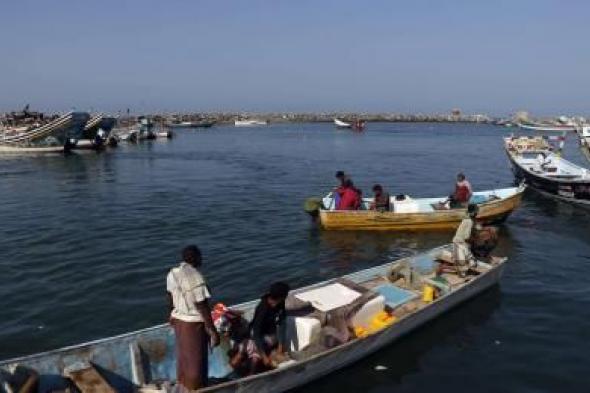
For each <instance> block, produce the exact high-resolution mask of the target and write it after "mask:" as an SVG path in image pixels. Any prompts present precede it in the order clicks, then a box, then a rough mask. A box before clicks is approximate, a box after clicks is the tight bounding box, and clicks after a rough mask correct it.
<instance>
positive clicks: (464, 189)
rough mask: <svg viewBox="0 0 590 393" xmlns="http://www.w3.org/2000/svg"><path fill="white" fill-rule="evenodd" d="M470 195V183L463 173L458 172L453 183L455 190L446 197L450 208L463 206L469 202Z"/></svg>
mask: <svg viewBox="0 0 590 393" xmlns="http://www.w3.org/2000/svg"><path fill="white" fill-rule="evenodd" d="M472 195H473V189H472V188H471V184H470V183H469V181H467V179H466V178H465V175H464V174H463V173H459V174H458V175H457V183H455V192H454V193H453V194H452V195H451V196H449V199H448V201H449V202H450V207H451V209H459V208H464V207H465V206H467V204H468V203H469V200H470V199H471V196H472Z"/></svg>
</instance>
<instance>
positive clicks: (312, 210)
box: [303, 197, 324, 220]
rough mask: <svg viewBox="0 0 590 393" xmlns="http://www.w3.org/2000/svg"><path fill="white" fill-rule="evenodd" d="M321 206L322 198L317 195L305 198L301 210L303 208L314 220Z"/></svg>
mask: <svg viewBox="0 0 590 393" xmlns="http://www.w3.org/2000/svg"><path fill="white" fill-rule="evenodd" d="M323 207H324V205H323V203H322V199H321V198H317V197H312V198H307V200H306V201H305V203H304V204H303V210H305V212H306V213H307V214H309V215H310V216H311V218H313V219H314V220H315V219H316V218H317V217H318V215H319V214H320V209H322V208H323Z"/></svg>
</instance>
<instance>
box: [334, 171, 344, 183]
mask: <svg viewBox="0 0 590 393" xmlns="http://www.w3.org/2000/svg"><path fill="white" fill-rule="evenodd" d="M345 177H346V175H345V174H344V171H338V172H336V179H338V180H340V181H342V180H344V178H345Z"/></svg>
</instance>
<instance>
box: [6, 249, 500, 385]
mask: <svg viewBox="0 0 590 393" xmlns="http://www.w3.org/2000/svg"><path fill="white" fill-rule="evenodd" d="M449 255H450V247H449V246H443V247H440V248H437V249H434V250H431V251H429V252H426V253H423V254H418V255H416V256H414V257H409V258H404V259H401V260H397V261H393V262H390V263H386V264H384V265H380V266H376V267H373V268H370V269H366V270H362V271H359V272H356V273H353V274H349V275H346V276H343V277H341V278H338V279H334V280H329V281H324V282H320V283H317V284H315V285H311V286H308V287H304V288H300V289H297V290H293V291H291V293H290V295H289V297H290V298H291V299H293V298H296V299H297V300H298V301H302V302H306V303H307V304H308V305H310V306H311V307H312V310H314V311H315V313H316V314H310V315H300V316H297V317H295V316H288V317H287V331H288V334H287V335H288V337H287V343H288V344H289V345H288V346H287V347H288V349H289V351H288V353H287V355H288V359H286V360H284V361H283V362H281V363H280V364H278V367H277V368H275V369H273V370H270V371H266V372H262V373H259V374H256V375H251V376H247V377H241V378H240V377H232V375H231V374H229V375H228V374H227V373H229V372H230V369H229V368H228V365H227V364H226V363H225V362H226V361H225V360H223V359H222V358H221V357H220V356H219V353H220V352H222V350H221V349H220V347H217V348H216V349H214V351H213V353H212V354H211V355H210V356H209V376H210V377H216V378H217V379H216V380H214V381H212V382H213V383H212V384H211V385H210V386H208V387H207V388H204V389H200V390H199V392H224V393H226V392H227V393H229V392H236V393H237V392H256V393H274V392H284V391H286V390H289V389H293V388H296V387H299V386H302V385H304V384H307V383H309V382H311V381H313V380H315V379H318V378H320V377H323V376H326V375H327V374H330V373H332V372H334V371H337V370H339V369H342V368H343V367H345V366H348V365H350V364H352V363H354V362H356V361H359V360H361V359H363V358H364V357H366V356H368V355H370V354H372V353H374V352H376V351H378V350H380V349H382V348H383V347H385V346H387V345H390V344H391V343H393V342H395V341H396V340H398V339H400V338H401V337H403V336H404V335H405V334H407V333H409V332H411V331H413V330H414V329H416V328H418V327H419V326H422V325H424V324H426V323H428V322H429V321H431V320H433V319H434V318H436V317H439V316H440V315H442V314H444V313H445V312H447V311H449V310H450V309H452V308H453V307H456V306H457V305H459V304H460V303H462V302H464V301H466V300H468V299H471V298H473V297H475V296H476V295H478V294H479V293H481V292H482V291H485V290H486V289H488V288H490V287H492V286H493V285H496V284H497V283H498V282H499V280H500V277H501V275H502V272H503V269H504V266H505V263H506V258H496V257H491V258H489V259H487V262H483V261H478V262H477V266H476V267H474V268H472V270H471V275H468V276H467V277H460V276H459V275H458V274H456V273H455V272H454V270H453V269H448V267H449V265H448V264H447V262H444V261H448V260H449V259H448V258H449ZM441 264H442V265H443V266H446V267H447V268H445V270H444V272H443V273H442V274H439V275H437V274H436V273H435V271H436V270H437V268H438V267H439V266H440V265H441ZM287 301H288V303H289V299H288V300H287ZM351 302H353V303H352V304H355V306H354V308H352V309H351V311H350V313H348V314H347V321H348V326H350V327H351V328H352V329H351V331H349V332H348V334H349V337H348V338H347V339H343V340H342V341H340V342H334V341H333V340H326V339H325V338H326V337H329V336H328V334H327V332H328V328H327V326H326V325H325V324H326V323H328V324H329V322H327V321H328V320H330V318H326V320H325V321H324V322H320V319H322V318H320V319H317V318H316V317H313V316H312V315H316V316H317V315H318V313H319V314H320V315H332V314H330V313H331V312H333V311H334V310H342V307H348V306H349V305H350V304H351ZM256 304H257V301H251V302H247V303H242V304H239V305H236V306H234V307H231V310H234V311H237V312H239V313H241V314H242V315H243V318H244V319H245V321H246V322H247V321H248V320H249V319H251V318H252V316H253V313H254V309H255V307H256ZM174 348H175V339H174V333H173V331H172V329H171V328H170V326H169V325H168V324H166V325H159V326H155V327H151V328H147V329H143V330H139V331H135V332H131V333H127V334H123V335H120V336H115V337H110V338H105V339H101V340H97V341H92V342H87V343H84V344H80V345H75V346H71V347H66V348H62V349H58V350H53V351H49V352H44V353H39V354H34V355H30V356H25V357H20V358H15V359H10V360H5V361H2V362H0V391H2V390H3V389H4V392H3V393H8V392H9V391H10V392H22V393H29V392H34V391H39V392H51V391H58V390H60V391H63V390H67V389H68V387H71V386H73V385H75V387H76V388H77V390H79V391H80V392H82V393H89V392H125V393H126V392H129V393H131V392H143V393H147V392H152V393H155V392H171V391H173V389H174V382H175V378H176V370H175V366H176V363H175V349H174ZM224 366H225V367H224ZM27 389H28V390H27Z"/></svg>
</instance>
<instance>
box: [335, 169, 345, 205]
mask: <svg viewBox="0 0 590 393" xmlns="http://www.w3.org/2000/svg"><path fill="white" fill-rule="evenodd" d="M336 179H338V182H339V183H340V185H339V186H338V187H336V188H334V191H333V193H332V194H333V195H334V206H338V204H339V203H340V198H342V194H343V193H344V183H345V182H346V179H348V176H347V175H346V174H345V173H344V171H338V172H336Z"/></svg>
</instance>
